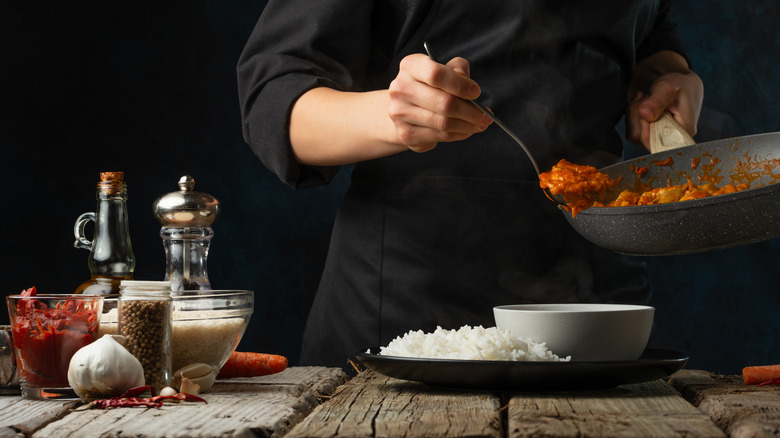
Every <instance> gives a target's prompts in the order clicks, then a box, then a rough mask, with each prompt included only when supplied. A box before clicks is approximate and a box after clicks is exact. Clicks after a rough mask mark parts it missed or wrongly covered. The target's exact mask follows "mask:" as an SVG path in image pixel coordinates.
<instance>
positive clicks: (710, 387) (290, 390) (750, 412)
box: [0, 367, 780, 438]
mask: <svg viewBox="0 0 780 438" xmlns="http://www.w3.org/2000/svg"><path fill="white" fill-rule="evenodd" d="M204 398H205V399H206V400H207V401H208V404H202V403H194V402H193V403H181V404H178V405H166V406H163V407H162V408H161V409H153V408H150V409H147V408H120V409H113V410H106V411H102V410H76V411H73V410H72V409H73V408H75V407H77V405H78V404H77V403H75V402H71V403H62V402H50V401H42V402H33V401H29V400H23V399H21V398H20V397H18V396H16V395H14V396H0V438H4V437H14V438H19V437H28V436H32V437H58V436H76V437H93V436H112V437H130V436H132V437H174V436H177V437H178V436H181V437H218V436H242V437H254V436H263V437H274V436H286V437H373V436H377V437H380V436H386V437H397V436H405V437H414V436H442V437H461V436H470V437H524V436H550V437H588V436H592V437H600V436H619V437H643V436H656V437H659V436H660V437H674V436H678V437H683V436H684V437H725V436H733V437H740V438H741V437H761V436H778V435H779V434H780V387H777V386H765V387H755V386H750V387H748V386H746V385H744V384H743V383H742V382H741V380H740V378H739V376H717V375H714V374H711V373H707V372H704V371H690V370H682V371H680V372H678V373H677V374H675V375H674V376H673V377H672V378H671V379H670V380H669V382H665V381H661V380H658V381H654V382H649V383H642V384H636V385H625V386H621V387H618V388H613V389H608V390H599V391H584V392H555V393H543V392H527V393H523V392H513V393H496V392H479V391H468V392H467V391H452V390H445V389H437V388H433V387H429V386H426V385H423V384H420V383H416V382H409V381H403V380H396V379H392V378H389V377H385V376H382V375H379V374H376V373H373V372H370V371H364V372H362V373H360V374H358V375H357V376H356V377H354V378H352V379H351V380H348V379H347V376H346V375H345V374H344V373H343V372H342V371H341V370H340V369H336V368H322V367H292V368H290V369H288V370H286V371H285V372H283V373H280V374H277V375H274V376H267V377H259V378H252V379H230V380H224V381H220V382H219V383H218V384H217V385H216V386H215V387H214V389H213V390H212V391H210V392H208V393H206V394H204Z"/></svg>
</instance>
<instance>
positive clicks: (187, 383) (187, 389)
mask: <svg viewBox="0 0 780 438" xmlns="http://www.w3.org/2000/svg"><path fill="white" fill-rule="evenodd" d="M179 392H181V393H184V394H189V395H198V394H200V385H198V384H197V383H193V381H192V380H190V379H188V378H186V377H182V378H181V387H180V388H179Z"/></svg>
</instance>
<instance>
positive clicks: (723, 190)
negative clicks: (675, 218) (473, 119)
mask: <svg viewBox="0 0 780 438" xmlns="http://www.w3.org/2000/svg"><path fill="white" fill-rule="evenodd" d="M719 162H720V160H718V159H717V158H715V157H710V162H709V164H706V165H705V164H702V163H701V157H696V158H694V159H693V160H692V161H691V168H692V169H696V168H698V167H699V166H700V165H701V168H702V169H701V174H700V175H699V179H700V184H695V183H693V182H692V181H690V180H689V181H688V182H686V183H685V184H677V185H673V184H667V185H666V186H665V187H658V188H653V189H650V190H643V191H631V190H623V191H622V192H620V194H618V196H617V198H615V199H614V200H613V201H611V202H605V201H604V198H605V196H606V194H607V192H608V190H609V189H610V188H612V187H614V186H615V185H617V183H619V182H620V178H616V179H613V178H610V177H609V176H608V175H606V174H604V173H601V172H599V171H598V170H597V169H596V168H595V167H592V166H585V165H579V164H573V163H570V162H568V161H566V160H561V161H559V162H558V164H556V165H555V166H553V168H552V169H551V170H550V171H548V172H544V173H542V174H541V175H540V176H539V185H540V186H541V187H542V188H548V189H549V190H550V193H552V194H553V195H560V196H561V197H563V200H564V201H565V202H566V207H564V208H565V209H566V210H568V211H571V213H572V217H575V216H576V215H577V214H578V213H579V212H580V211H582V210H585V209H587V208H590V207H593V206H596V207H630V206H638V205H655V204H667V203H670V202H680V201H688V200H693V199H701V198H706V197H710V196H718V195H724V194H728V193H735V192H740V191H743V190H747V189H749V188H750V186H751V183H753V182H754V181H755V180H757V179H759V178H761V177H762V176H766V175H769V176H771V177H772V178H773V180H774V181H772V183H775V182H777V181H780V175H776V174H775V173H774V169H775V168H776V167H778V166H780V159H774V160H762V161H755V160H752V159H750V158H749V157H748V156H747V155H746V160H745V161H744V162H743V161H739V162H738V163H737V165H736V166H735V169H734V173H733V174H731V175H729V179H730V182H728V183H726V184H724V185H721V181H722V180H723V176H721V175H720V174H719V171H716V170H715V165H716V164H717V163H719ZM653 164H654V165H656V166H671V165H672V164H674V162H673V160H672V158H671V157H669V158H667V159H666V160H663V161H656V162H654V163H653ZM633 171H634V173H636V174H637V176H639V177H640V178H641V177H643V176H644V175H645V174H646V173H647V171H648V169H647V167H637V168H634V169H633Z"/></svg>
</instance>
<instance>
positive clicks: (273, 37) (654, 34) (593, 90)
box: [238, 0, 684, 366]
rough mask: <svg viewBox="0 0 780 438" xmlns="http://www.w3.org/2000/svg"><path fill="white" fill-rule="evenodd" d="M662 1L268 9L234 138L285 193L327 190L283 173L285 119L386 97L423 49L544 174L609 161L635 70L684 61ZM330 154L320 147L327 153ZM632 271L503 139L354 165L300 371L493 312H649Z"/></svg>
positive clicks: (301, 3) (387, 1) (496, 132)
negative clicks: (654, 62)
mask: <svg viewBox="0 0 780 438" xmlns="http://www.w3.org/2000/svg"><path fill="white" fill-rule="evenodd" d="M670 3H671V0H669V1H665V0H660V1H659V0H614V1H608V0H601V1H589V2H584V1H576V0H571V1H564V0H525V1H517V0H507V1H488V2H485V1H477V0H373V1H371V0H317V1H309V0H278V1H277V0H270V1H269V3H268V5H267V7H266V9H265V10H264V12H263V14H262V15H261V17H260V19H259V21H258V23H257V26H256V28H255V30H254V32H253V33H252V36H251V37H250V39H249V41H248V43H247V45H246V47H245V49H244V52H243V54H242V56H241V59H240V61H239V64H238V81H239V95H240V100H241V105H242V108H241V109H242V116H243V127H244V137H245V139H246V140H247V142H248V143H249V144H250V145H251V146H252V148H253V150H254V152H255V153H256V154H257V155H258V156H259V157H260V159H261V160H262V161H263V163H264V164H265V165H266V166H267V167H268V168H269V169H271V170H272V171H273V172H275V173H276V174H277V175H279V177H280V178H281V179H282V180H283V181H284V182H285V183H287V184H289V185H291V186H293V187H296V188H304V187H310V186H316V185H322V184H326V183H328V182H329V181H330V180H331V179H332V178H333V177H334V175H335V174H336V172H337V170H338V168H337V167H315V166H304V165H299V164H297V163H296V162H295V160H294V158H293V154H292V150H291V147H290V141H289V135H288V126H289V114H290V109H291V107H292V105H293V103H294V102H295V100H296V99H297V98H298V97H299V96H300V95H301V94H303V93H304V92H305V91H307V90H309V89H311V88H313V87H318V86H325V87H330V88H334V89H337V90H344V91H366V90H375V89H384V88H387V87H388V85H389V83H390V81H391V80H392V79H393V78H394V77H395V76H396V74H397V72H398V65H399V61H400V60H401V59H402V58H403V57H404V56H407V55H409V54H411V53H421V52H423V42H424V41H428V43H429V45H430V47H431V48H432V50H433V51H434V54H435V55H436V57H437V58H438V59H439V60H440V61H442V62H446V61H447V60H449V59H451V58H453V57H455V56H461V57H464V58H466V59H467V60H468V61H469V63H470V67H471V77H472V78H473V79H474V80H476V81H477V83H479V84H480V86H481V88H482V95H481V96H480V97H479V101H480V102H482V103H483V104H485V105H486V106H488V107H490V108H491V109H492V110H493V111H494V112H495V113H496V114H497V115H498V116H499V117H500V118H501V119H502V120H503V121H504V122H505V123H506V124H508V125H509V126H510V127H512V128H513V130H514V131H515V132H517V133H518V135H519V136H520V137H521V139H522V140H523V141H524V142H525V143H526V145H527V146H528V147H529V148H530V149H531V151H532V153H533V154H534V156H535V157H536V160H537V162H538V163H539V165H540V167H541V168H542V170H545V169H549V168H550V167H551V166H552V165H553V164H554V163H556V162H557V161H558V160H560V159H561V158H566V159H568V160H569V161H572V162H576V163H579V164H589V165H594V166H596V167H602V166H604V165H607V164H610V163H613V162H615V161H617V160H618V159H619V157H620V154H621V149H622V142H621V139H620V138H619V136H618V134H617V133H616V131H615V125H616V124H617V123H618V121H619V119H620V117H621V115H622V114H623V112H624V108H625V106H626V102H627V89H628V85H629V83H630V80H631V77H632V74H633V67H634V65H635V64H636V62H637V61H638V60H641V59H642V58H643V57H645V56H648V55H649V54H652V53H654V52H656V51H658V50H674V51H677V52H678V53H681V54H684V52H683V48H682V47H681V44H680V41H679V38H678V36H677V31H676V28H675V25H674V23H673V22H672V21H671V18H670V11H669V9H670ZM322 141H323V142H326V141H328V139H327V138H323V139H322ZM648 294H649V286H648V282H647V279H646V274H645V267H644V262H643V260H642V259H641V258H636V257H628V256H624V255H619V254H616V253H612V252H610V251H607V250H604V249H601V248H598V247H595V246H594V245H592V244H590V243H588V242H586V241H585V240H584V239H582V238H581V237H580V236H579V235H577V234H576V233H575V232H574V231H573V230H572V229H571V227H570V226H569V225H568V224H567V222H566V220H565V218H564V217H563V215H562V214H561V213H560V212H559V211H558V209H557V208H556V206H555V204H553V203H552V202H550V201H549V200H547V199H546V198H545V197H544V195H543V192H542V190H541V189H540V188H539V183H538V178H537V175H536V173H535V172H534V169H533V166H532V164H531V162H530V161H529V160H528V158H527V157H526V156H525V155H524V153H523V152H522V150H521V149H520V147H519V146H518V145H517V144H516V143H514V142H513V141H512V140H511V138H510V137H508V136H507V135H506V134H505V133H503V132H502V131H501V130H500V128H499V127H498V126H495V125H491V126H490V127H489V128H488V129H487V130H486V131H485V132H483V133H479V134H475V135H473V136H472V137H470V138H469V139H467V140H464V141H460V142H453V143H441V144H439V145H438V146H437V148H435V149H434V150H432V151H429V152H426V153H422V154H418V153H415V152H412V151H408V152H404V153H400V154H397V155H394V156H390V157H386V158H381V159H376V160H371V161H367V162H363V163H359V164H357V165H356V166H355V168H354V170H353V172H352V184H351V186H350V189H349V190H348V192H347V194H346V197H345V199H344V202H343V205H342V206H341V208H340V210H339V213H338V216H337V218H336V222H335V225H334V229H333V234H332V238H331V246H330V249H329V252H328V257H327V261H326V264H325V270H324V273H323V276H322V280H321V284H320V287H319V290H318V292H317V295H316V297H315V300H314V303H313V306H312V309H311V313H310V316H309V320H308V323H307V327H306V331H305V334H304V340H303V350H302V355H301V361H302V363H303V364H313V365H328V366H346V364H347V359H348V358H351V357H352V356H353V355H354V353H356V352H357V351H361V350H365V349H366V348H368V347H371V346H378V345H386V344H387V343H388V342H389V341H390V340H391V339H393V338H394V337H396V336H399V335H402V334H404V333H405V332H407V331H409V330H425V331H431V330H433V329H435V328H436V326H442V327H444V328H448V329H453V328H458V327H461V326H462V325H466V324H468V325H483V326H492V325H494V322H493V316H492V307H493V306H495V305H501V304H516V303H538V302H622V303H643V302H646V301H647V299H648Z"/></svg>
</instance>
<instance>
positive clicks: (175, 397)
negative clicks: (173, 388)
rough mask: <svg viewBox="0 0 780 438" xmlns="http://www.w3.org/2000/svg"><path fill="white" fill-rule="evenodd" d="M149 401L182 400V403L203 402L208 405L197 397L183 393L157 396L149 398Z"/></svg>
mask: <svg viewBox="0 0 780 438" xmlns="http://www.w3.org/2000/svg"><path fill="white" fill-rule="evenodd" d="M149 400H153V401H158V400H184V401H197V402H203V403H208V402H207V401H206V400H204V399H202V398H200V397H198V396H197V395H192V394H186V393H183V392H179V393H176V394H172V395H158V396H154V397H150V398H149Z"/></svg>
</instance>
